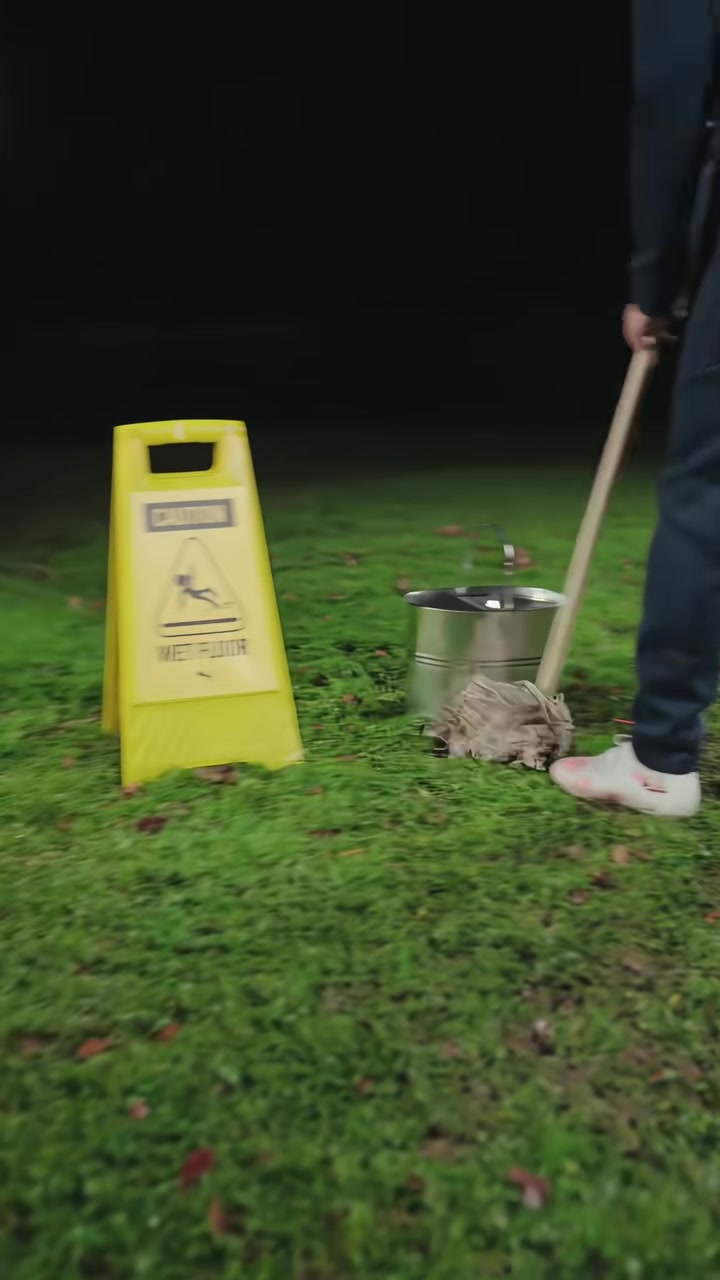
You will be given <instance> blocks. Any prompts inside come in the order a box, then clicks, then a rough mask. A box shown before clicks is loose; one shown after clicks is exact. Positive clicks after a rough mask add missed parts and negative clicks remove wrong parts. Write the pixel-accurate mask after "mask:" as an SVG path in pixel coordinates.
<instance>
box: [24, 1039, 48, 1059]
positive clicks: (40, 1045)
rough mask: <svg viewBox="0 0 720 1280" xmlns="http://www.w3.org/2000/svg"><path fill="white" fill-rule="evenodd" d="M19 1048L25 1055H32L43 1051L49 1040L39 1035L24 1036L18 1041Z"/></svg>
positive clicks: (29, 1056) (46, 1047)
mask: <svg viewBox="0 0 720 1280" xmlns="http://www.w3.org/2000/svg"><path fill="white" fill-rule="evenodd" d="M20 1048H21V1050H22V1052H23V1053H24V1054H25V1056H26V1057H28V1058H31V1057H34V1055H35V1054H36V1053H45V1051H46V1049H49V1048H50V1041H49V1040H43V1039H41V1037H40V1036H25V1037H24V1039H22V1040H21V1041H20Z"/></svg>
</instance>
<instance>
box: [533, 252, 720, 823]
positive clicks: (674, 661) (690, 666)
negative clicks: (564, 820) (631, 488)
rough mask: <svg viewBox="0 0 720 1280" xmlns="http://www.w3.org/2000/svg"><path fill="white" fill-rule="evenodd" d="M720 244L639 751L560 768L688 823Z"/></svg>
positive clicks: (680, 432) (689, 404)
mask: <svg viewBox="0 0 720 1280" xmlns="http://www.w3.org/2000/svg"><path fill="white" fill-rule="evenodd" d="M719 299H720V242H719V244H718V247H717V248H716V251H715V254H714V256H713V258H712V260H711V262H710V263H709V265H708V268H707V270H706V272H705V275H704V279H703V283H702V286H701V289H700V292H699V295H698V298H697V301H696V304H695V307H694V308H693V312H692V315H691V317H690V320H689V322H688V327H687V332H686V335H685V343H684V348H683V352H682V355H681V359H680V367H679V369H678V375H677V379H676V384H675V390H674V394H673V416H672V431H671V438H670V447H669V457H668V462H667V465H666V468H665V470H664V473H663V476H662V479H661V483H660V495H659V518H658V525H657V529H656V532H655V536H654V539H653V544H652V549H651V553H650V558H649V563H648V577H647V584H646V591H645V607H644V615H643V621H642V626H641V629H640V635H639V640H638V654H637V666H638V683H639V692H638V696H637V699H636V705H635V729H634V733H633V741H632V744H629V743H628V744H624V745H622V746H620V747H617V748H615V749H613V750H611V751H609V752H606V753H604V755H602V756H598V757H595V758H594V759H587V760H585V759H583V760H568V761H558V762H557V764H555V765H554V766H553V768H552V770H551V772H552V776H553V779H554V781H556V782H557V783H558V784H559V785H560V786H561V787H563V789H564V790H566V791H569V792H570V793H571V794H573V795H578V796H584V797H586V798H587V799H596V800H611V801H614V802H616V803H619V804H623V805H627V806H629V807H632V808H636V809H641V810H642V811H644V812H650V813H658V814H666V815H667V816H689V815H691V814H692V813H694V812H695V811H696V810H697V807H698V805H699V801H700V791H699V784H698V780H697V773H696V770H697V761H698V754H699V750H700V744H701V736H702V716H703V713H704V711H705V710H706V709H707V708H708V707H709V706H710V704H711V703H712V702H713V700H714V698H715V694H716V688H717V682H718V670H719V665H720V303H719Z"/></svg>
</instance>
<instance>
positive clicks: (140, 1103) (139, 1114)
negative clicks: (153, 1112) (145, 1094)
mask: <svg viewBox="0 0 720 1280" xmlns="http://www.w3.org/2000/svg"><path fill="white" fill-rule="evenodd" d="M128 1115H129V1116H130V1119H131V1120H147V1118H148V1116H149V1115H150V1108H149V1106H148V1104H147V1102H146V1101H145V1099H144V1098H136V1099H135V1101H134V1102H131V1104H130V1107H129V1110H128Z"/></svg>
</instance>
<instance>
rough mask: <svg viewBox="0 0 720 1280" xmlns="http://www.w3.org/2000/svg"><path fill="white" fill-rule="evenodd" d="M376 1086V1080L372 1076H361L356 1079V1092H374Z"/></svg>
mask: <svg viewBox="0 0 720 1280" xmlns="http://www.w3.org/2000/svg"><path fill="white" fill-rule="evenodd" d="M374 1088H375V1081H374V1080H373V1078H372V1076H361V1077H360V1079H359V1080H356V1081H355V1092H356V1093H361V1094H365V1093H372V1091H373V1089H374Z"/></svg>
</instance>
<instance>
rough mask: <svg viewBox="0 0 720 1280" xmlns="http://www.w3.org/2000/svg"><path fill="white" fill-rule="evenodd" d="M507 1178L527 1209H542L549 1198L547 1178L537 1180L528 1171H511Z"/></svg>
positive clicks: (536, 1176) (536, 1177) (535, 1175)
mask: <svg viewBox="0 0 720 1280" xmlns="http://www.w3.org/2000/svg"><path fill="white" fill-rule="evenodd" d="M508 1177H509V1179H510V1181H511V1182H512V1184H513V1186H514V1187H517V1188H518V1191H520V1192H522V1198H523V1204H524V1205H526V1206H527V1208H528V1209H542V1208H543V1206H544V1205H546V1204H547V1201H548V1198H549V1196H550V1190H551V1184H550V1180H549V1179H548V1178H539V1177H538V1175H537V1174H535V1173H530V1171H529V1169H521V1168H514V1169H511V1170H510V1172H509V1174H508Z"/></svg>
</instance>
